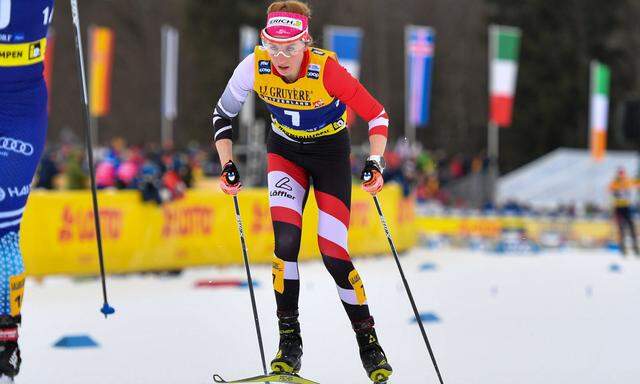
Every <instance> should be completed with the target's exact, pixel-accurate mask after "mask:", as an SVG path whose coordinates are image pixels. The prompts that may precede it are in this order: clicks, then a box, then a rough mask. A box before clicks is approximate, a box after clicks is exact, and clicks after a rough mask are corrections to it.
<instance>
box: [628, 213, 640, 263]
mask: <svg viewBox="0 0 640 384" xmlns="http://www.w3.org/2000/svg"><path fill="white" fill-rule="evenodd" d="M625 220H626V222H627V227H628V228H629V235H630V236H631V244H632V246H633V252H634V253H635V254H636V256H640V248H638V237H637V236H636V235H637V233H636V225H635V223H634V222H633V213H632V212H631V210H629V214H628V215H626V217H625Z"/></svg>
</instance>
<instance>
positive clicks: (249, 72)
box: [212, 54, 254, 166]
mask: <svg viewBox="0 0 640 384" xmlns="http://www.w3.org/2000/svg"><path fill="white" fill-rule="evenodd" d="M253 62H254V57H253V54H250V55H249V56H247V57H246V58H245V59H244V60H242V62H240V64H238V67H236V69H235V71H233V75H232V76H231V79H229V82H228V83H227V87H226V88H225V90H224V92H223V93H222V96H221V97H220V100H218V103H217V104H216V106H215V108H214V110H213V118H212V123H213V140H214V142H215V146H216V149H217V151H218V156H219V157H220V164H221V165H222V166H224V165H225V164H226V163H227V162H229V161H230V160H233V150H232V147H233V146H232V141H231V140H232V138H233V132H232V125H231V119H232V118H234V117H236V116H237V115H238V113H239V112H240V109H242V105H243V104H244V102H245V100H246V99H247V96H248V95H249V92H251V90H253V82H254V72H253Z"/></svg>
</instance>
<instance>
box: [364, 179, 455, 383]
mask: <svg viewBox="0 0 640 384" xmlns="http://www.w3.org/2000/svg"><path fill="white" fill-rule="evenodd" d="M372 177H373V175H372V174H371V172H369V171H367V172H364V173H363V175H362V179H363V180H364V181H365V182H366V181H369V180H371V178H372ZM373 202H374V203H375V204H376V209H377V210H378V216H380V222H381V223H382V227H383V228H384V233H385V234H386V235H387V240H388V241H389V246H390V247H391V253H393V257H394V259H395V260H396V265H397V266H398V270H399V271H400V276H401V277H402V283H403V284H404V289H405V290H406V291H407V296H409V301H410V302H411V308H413V314H414V316H415V317H416V322H417V323H418V326H419V327H420V332H422V338H423V339H424V343H425V344H426V346H427V350H428V351H429V356H431V362H432V363H433V367H434V368H435V369H436V373H437V374H438V379H439V380H440V384H444V381H443V380H442V375H441V374H440V368H438V363H437V362H436V358H435V356H434V355H433V350H432V349H431V343H429V338H428V337H427V332H426V331H425V329H424V325H423V324H422V320H420V314H419V313H418V307H417V306H416V302H415V301H414V300H413V295H412V294H411V289H410V288H409V283H408V282H407V278H406V277H405V275H404V271H403V270H402V265H401V264H400V258H399V257H398V251H397V250H396V246H395V245H394V243H393V239H392V238H391V231H389V226H388V225H387V220H386V219H385V217H384V214H383V213H382V208H380V202H379V201H378V196H376V195H373Z"/></svg>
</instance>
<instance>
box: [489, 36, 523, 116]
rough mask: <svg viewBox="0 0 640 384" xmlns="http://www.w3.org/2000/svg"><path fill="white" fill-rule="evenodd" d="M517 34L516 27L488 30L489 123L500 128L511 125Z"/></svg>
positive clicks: (517, 51) (518, 46)
mask: <svg viewBox="0 0 640 384" xmlns="http://www.w3.org/2000/svg"><path fill="white" fill-rule="evenodd" d="M520 35H521V32H520V29H519V28H516V27H505V26H501V25H492V26H490V27H489V58H490V60H491V62H490V65H489V97H490V107H489V121H490V122H491V123H492V124H495V125H497V126H500V127H508V126H509V125H511V120H512V116H513V99H514V97H515V93H516V80H517V78H518V54H519V51H520Z"/></svg>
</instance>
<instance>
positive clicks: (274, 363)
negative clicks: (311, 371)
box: [271, 310, 302, 374]
mask: <svg viewBox="0 0 640 384" xmlns="http://www.w3.org/2000/svg"><path fill="white" fill-rule="evenodd" d="M278 327H279V328H280V344H279V345H278V353H277V354H276V357H275V358H274V359H273V360H271V370H272V371H273V372H277V373H290V374H296V373H298V372H299V371H300V367H301V366H302V338H301V337H300V323H299V322H298V311H297V310H296V311H291V312H286V313H284V312H278Z"/></svg>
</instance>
